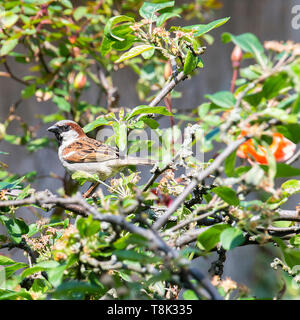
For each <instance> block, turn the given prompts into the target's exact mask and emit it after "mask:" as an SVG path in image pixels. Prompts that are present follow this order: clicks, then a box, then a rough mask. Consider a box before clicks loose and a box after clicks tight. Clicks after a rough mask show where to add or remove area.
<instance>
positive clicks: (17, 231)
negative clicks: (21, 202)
mask: <svg viewBox="0 0 300 320" xmlns="http://www.w3.org/2000/svg"><path fill="white" fill-rule="evenodd" d="M0 221H1V222H2V223H3V224H4V225H5V227H6V230H7V232H8V234H9V236H10V237H11V239H12V240H13V241H15V242H16V243H20V242H21V241H22V235H23V234H26V233H28V231H29V228H28V226H27V224H26V223H25V222H24V221H23V220H20V219H17V218H8V217H6V216H5V215H1V216H0Z"/></svg>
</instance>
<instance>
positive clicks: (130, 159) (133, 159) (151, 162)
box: [124, 157, 157, 166]
mask: <svg viewBox="0 0 300 320" xmlns="http://www.w3.org/2000/svg"><path fill="white" fill-rule="evenodd" d="M124 160H125V161H127V163H128V165H136V166H139V165H142V166H144V165H145V166H151V165H155V164H156V163H157V161H155V160H152V159H145V158H138V157H126V158H125V159H124Z"/></svg>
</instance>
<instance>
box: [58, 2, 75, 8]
mask: <svg viewBox="0 0 300 320" xmlns="http://www.w3.org/2000/svg"><path fill="white" fill-rule="evenodd" d="M60 2H61V3H62V4H63V5H64V6H65V7H66V8H69V9H73V5H72V2H71V1H70V0H60Z"/></svg>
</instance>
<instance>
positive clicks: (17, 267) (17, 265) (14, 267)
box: [4, 262, 28, 279]
mask: <svg viewBox="0 0 300 320" xmlns="http://www.w3.org/2000/svg"><path fill="white" fill-rule="evenodd" d="M26 267H28V264H26V263H23V262H16V263H14V264H12V265H10V266H7V267H5V268H4V270H5V276H6V278H7V279H8V278H9V277H10V276H11V275H13V274H14V273H15V272H16V271H18V270H20V269H22V268H26Z"/></svg>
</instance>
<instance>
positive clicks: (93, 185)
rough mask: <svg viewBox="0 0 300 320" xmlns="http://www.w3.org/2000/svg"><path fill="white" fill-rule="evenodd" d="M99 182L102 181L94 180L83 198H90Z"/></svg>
mask: <svg viewBox="0 0 300 320" xmlns="http://www.w3.org/2000/svg"><path fill="white" fill-rule="evenodd" d="M99 184H100V182H93V183H92V184H91V186H90V187H89V188H88V190H87V191H86V192H85V193H84V194H83V198H89V197H90V196H91V195H92V194H93V193H94V192H95V190H96V189H97V187H98V186H99Z"/></svg>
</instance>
